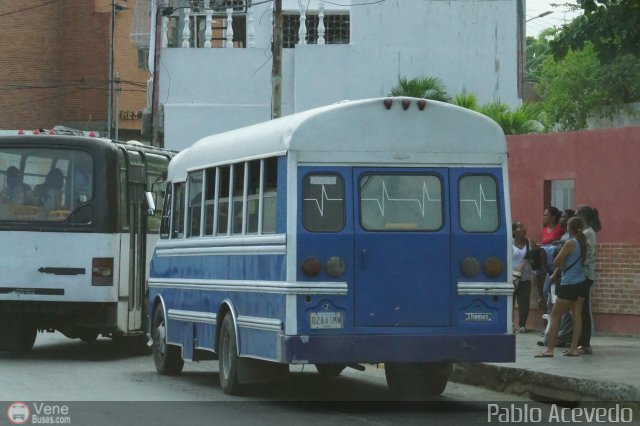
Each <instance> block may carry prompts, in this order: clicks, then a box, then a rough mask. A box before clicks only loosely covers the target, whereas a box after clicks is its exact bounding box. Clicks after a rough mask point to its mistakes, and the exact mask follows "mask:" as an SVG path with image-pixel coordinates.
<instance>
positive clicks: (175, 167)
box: [169, 98, 507, 180]
mask: <svg viewBox="0 0 640 426" xmlns="http://www.w3.org/2000/svg"><path fill="white" fill-rule="evenodd" d="M389 103H391V106H390V107H389ZM405 107H406V109H405ZM421 107H422V108H421ZM288 152H295V153H296V156H297V160H298V162H300V163H313V164H354V165H358V164H362V165H365V164H376V165H381V164H388V165H398V166H399V165H402V166H407V165H416V166H420V165H422V166H424V165H425V164H429V165H443V166H444V165H463V166H464V165H469V166H471V165H502V164H504V163H505V162H506V159H507V145H506V140H505V137H504V133H503V132H502V129H501V128H500V126H498V124H497V123H495V122H494V121H493V120H491V119H489V118H488V117H486V116H484V115H482V114H479V113H477V112H474V111H471V110H469V109H465V108H461V107H457V106H455V105H451V104H447V103H442V102H437V101H432V100H420V99H415V98H377V99H366V100H360V101H345V102H340V103H337V104H332V105H328V106H324V107H320V108H315V109H311V110H308V111H304V112H301V113H297V114H292V115H289V116H286V117H283V118H279V119H276V120H272V121H268V122H264V123H260V124H255V125H252V126H248V127H243V128H240V129H236V130H232V131H228V132H225V133H220V134H216V135H211V136H207V137H204V138H202V139H200V140H199V141H197V142H196V143H195V144H194V145H192V146H191V147H189V148H187V149H185V150H183V151H181V152H180V153H179V154H178V155H177V156H176V157H175V158H174V159H173V161H172V162H171V165H170V167H169V177H170V178H171V179H176V180H183V179H184V178H186V173H187V171H189V170H194V169H200V168H204V167H209V166H214V165H218V164H225V163H232V162H237V161H243V160H250V159H256V158H264V157H269V156H273V155H283V154H285V153H288Z"/></svg>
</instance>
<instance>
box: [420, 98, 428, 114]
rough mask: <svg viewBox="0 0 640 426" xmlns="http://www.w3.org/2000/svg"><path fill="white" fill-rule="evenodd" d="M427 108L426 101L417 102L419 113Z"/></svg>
mask: <svg viewBox="0 0 640 426" xmlns="http://www.w3.org/2000/svg"><path fill="white" fill-rule="evenodd" d="M426 106H427V101H425V100H424V99H421V100H419V101H418V109H419V110H420V111H424V108H425V107H426Z"/></svg>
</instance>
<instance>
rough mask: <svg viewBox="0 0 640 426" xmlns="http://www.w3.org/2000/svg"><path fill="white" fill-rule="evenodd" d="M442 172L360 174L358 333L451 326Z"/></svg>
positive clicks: (357, 197)
mask: <svg viewBox="0 0 640 426" xmlns="http://www.w3.org/2000/svg"><path fill="white" fill-rule="evenodd" d="M448 181H449V178H448V170H447V169H442V168H437V169H436V168H429V169H426V168H419V169H418V168H412V169H388V168H387V169H372V168H371V169H365V168H356V169H354V179H353V182H354V186H355V188H354V198H355V200H354V205H355V209H354V210H355V220H354V222H355V264H356V268H355V269H356V270H355V325H356V326H359V327H392V326H404V327H445V326H448V325H450V305H451V287H450V270H451V267H450V266H451V264H450V249H451V235H450V234H451V230H450V228H451V225H450V219H449V214H448V212H449V200H448V196H447V194H448V190H447V182H448Z"/></svg>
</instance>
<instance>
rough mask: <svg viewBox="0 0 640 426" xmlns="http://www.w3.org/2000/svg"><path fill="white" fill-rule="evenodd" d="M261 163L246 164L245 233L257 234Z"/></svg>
mask: <svg viewBox="0 0 640 426" xmlns="http://www.w3.org/2000/svg"><path fill="white" fill-rule="evenodd" d="M260 164H261V161H260V160H254V161H249V162H248V163H247V181H248V184H247V215H246V218H245V220H246V223H247V224H246V227H247V228H246V233H247V234H257V233H258V209H259V208H260V199H259V198H260V176H261V167H260Z"/></svg>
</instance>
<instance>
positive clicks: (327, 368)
mask: <svg viewBox="0 0 640 426" xmlns="http://www.w3.org/2000/svg"><path fill="white" fill-rule="evenodd" d="M346 367H347V366H346V365H344V364H316V370H318V374H320V376H322V377H338V376H339V375H340V373H342V371H343V370H344V369H345V368H346Z"/></svg>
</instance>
